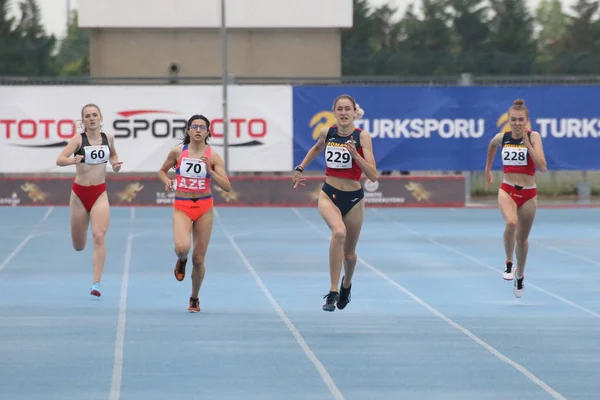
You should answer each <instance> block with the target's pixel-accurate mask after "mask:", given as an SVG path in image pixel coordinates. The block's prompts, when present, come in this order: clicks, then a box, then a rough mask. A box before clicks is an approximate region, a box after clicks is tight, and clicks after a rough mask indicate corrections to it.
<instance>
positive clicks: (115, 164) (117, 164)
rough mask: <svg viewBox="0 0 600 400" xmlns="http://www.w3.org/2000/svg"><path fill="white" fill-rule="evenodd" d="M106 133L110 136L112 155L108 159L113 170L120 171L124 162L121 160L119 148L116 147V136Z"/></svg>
mask: <svg viewBox="0 0 600 400" xmlns="http://www.w3.org/2000/svg"><path fill="white" fill-rule="evenodd" d="M105 135H106V137H107V138H108V143H109V144H110V157H109V158H108V161H109V162H110V165H111V166H112V169H113V171H115V172H119V170H120V169H121V164H123V163H122V162H121V161H119V155H118V154H117V149H116V148H115V137H114V136H113V135H110V134H108V133H106V134H105Z"/></svg>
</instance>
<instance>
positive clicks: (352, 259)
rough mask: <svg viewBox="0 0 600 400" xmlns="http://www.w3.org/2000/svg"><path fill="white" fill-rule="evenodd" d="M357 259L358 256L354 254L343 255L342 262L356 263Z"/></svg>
mask: <svg viewBox="0 0 600 400" xmlns="http://www.w3.org/2000/svg"><path fill="white" fill-rule="evenodd" d="M357 259H358V256H357V255H356V253H355V252H352V253H344V260H346V261H350V262H356V260H357Z"/></svg>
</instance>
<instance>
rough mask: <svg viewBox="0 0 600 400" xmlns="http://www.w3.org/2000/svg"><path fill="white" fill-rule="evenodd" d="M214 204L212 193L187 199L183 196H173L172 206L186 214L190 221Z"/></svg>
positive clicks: (193, 220)
mask: <svg viewBox="0 0 600 400" xmlns="http://www.w3.org/2000/svg"><path fill="white" fill-rule="evenodd" d="M213 205H214V202H213V197H212V195H208V196H205V197H199V198H197V199H188V198H185V197H175V203H174V204H173V206H174V207H175V209H176V210H179V211H181V212H182V213H184V214H185V215H187V216H188V217H189V218H190V219H191V220H192V222H195V221H196V220H197V219H198V218H200V217H201V216H203V215H204V214H205V213H206V212H207V211H208V210H210V209H211V208H212V207H213Z"/></svg>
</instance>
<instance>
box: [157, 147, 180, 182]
mask: <svg viewBox="0 0 600 400" xmlns="http://www.w3.org/2000/svg"><path fill="white" fill-rule="evenodd" d="M180 154H181V147H175V148H173V149H171V151H170V152H169V155H168V156H167V159H166V160H165V162H164V163H163V165H162V167H160V170H159V171H158V179H160V180H161V181H162V183H164V184H165V186H171V179H170V178H169V175H168V172H169V170H170V169H171V168H173V167H174V166H176V165H177V160H178V159H179V155H180Z"/></svg>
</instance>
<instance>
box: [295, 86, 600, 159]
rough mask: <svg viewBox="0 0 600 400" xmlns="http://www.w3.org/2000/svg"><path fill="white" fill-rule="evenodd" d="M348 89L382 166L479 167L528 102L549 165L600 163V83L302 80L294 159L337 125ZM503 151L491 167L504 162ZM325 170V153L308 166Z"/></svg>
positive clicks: (297, 90) (297, 95) (360, 124)
mask: <svg viewBox="0 0 600 400" xmlns="http://www.w3.org/2000/svg"><path fill="white" fill-rule="evenodd" d="M340 94H349V95H351V96H352V97H353V98H354V99H355V100H356V101H357V102H358V103H359V104H360V106H361V108H363V109H364V110H365V116H364V117H363V118H362V120H360V121H356V123H355V125H356V126H357V127H359V128H362V129H364V130H366V131H368V132H369V133H370V134H371V137H372V141H373V152H374V154H375V160H376V162H377V169H379V170H400V171H411V170H413V171H417V170H421V171H424V170H425V171H426V170H444V171H481V170H483V169H484V168H485V160H486V154H487V147H488V144H489V142H490V140H491V139H492V138H493V137H494V135H495V134H497V133H498V132H506V131H509V130H510V127H509V125H508V116H507V111H508V108H509V107H510V106H511V105H512V103H513V101H514V100H515V99H518V98H519V99H523V100H525V105H526V106H527V108H528V109H529V112H530V124H531V129H533V130H534V131H538V132H539V133H540V134H541V136H542V144H543V147H544V153H545V155H546V161H547V163H548V169H549V170H598V169H600V168H599V166H600V162H599V159H600V87H597V86H534V87H523V86H518V87H517V86H515V87H481V86H477V87H404V86H394V87H389V86H372V87H368V86H314V87H313V86H300V87H295V88H294V100H293V101H294V165H297V164H299V163H300V162H301V161H302V159H303V158H304V156H305V155H306V153H307V152H308V150H309V149H310V148H311V147H312V146H313V145H314V144H315V140H316V139H317V137H318V132H319V130H320V128H321V127H323V126H330V125H333V124H335V117H334V115H333V112H332V106H333V101H334V100H335V98H337V97H338V96H339V95H340ZM499 153H500V151H499V149H498V151H497V153H496V158H495V160H494V164H493V168H494V169H498V168H500V167H501V160H500V154H499ZM307 169H310V170H323V169H325V162H324V158H323V155H320V156H319V157H317V159H315V161H313V162H312V163H311V165H310V166H309V167H308V168H307Z"/></svg>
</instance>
